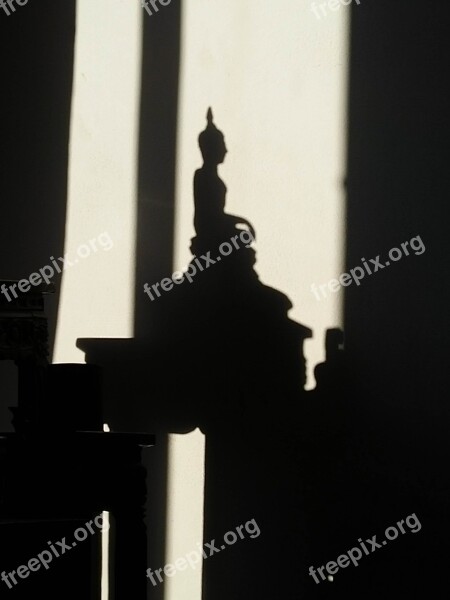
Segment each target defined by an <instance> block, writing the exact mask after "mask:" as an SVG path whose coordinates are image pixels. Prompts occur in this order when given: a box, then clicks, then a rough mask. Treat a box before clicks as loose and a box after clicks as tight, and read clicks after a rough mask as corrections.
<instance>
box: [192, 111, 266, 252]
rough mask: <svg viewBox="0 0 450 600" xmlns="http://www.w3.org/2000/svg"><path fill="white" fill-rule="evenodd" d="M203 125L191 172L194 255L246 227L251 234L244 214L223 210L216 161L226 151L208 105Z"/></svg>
mask: <svg viewBox="0 0 450 600" xmlns="http://www.w3.org/2000/svg"><path fill="white" fill-rule="evenodd" d="M207 122H208V123H207V126H206V128H205V130H204V131H202V132H201V133H200V135H199V138H198V142H199V146H200V151H201V154H202V157H203V165H202V167H201V168H200V169H197V171H196V172H195V175H194V207H195V216H194V227H195V233H196V237H195V238H193V239H192V240H191V243H192V245H191V251H192V253H193V254H194V255H198V254H201V253H203V252H206V251H208V250H211V251H214V250H215V249H216V248H217V247H218V246H220V244H222V243H223V242H228V241H229V240H230V239H231V238H232V237H233V236H235V235H236V234H239V233H240V232H241V231H242V227H238V226H239V225H242V226H244V228H247V229H248V231H249V232H250V233H251V235H252V236H253V238H255V237H256V236H255V230H254V228H253V226H252V225H251V223H250V222H249V221H248V220H247V219H245V218H244V217H238V216H235V215H229V214H227V213H226V212H225V202H226V194H227V187H226V185H225V183H224V182H223V181H222V179H221V178H220V177H219V174H218V165H220V164H221V163H223V162H224V160H225V156H226V154H227V147H226V145H225V138H224V135H223V133H222V132H221V131H220V130H219V129H217V127H216V126H215V124H214V123H213V114H212V110H211V108H209V109H208V113H207Z"/></svg>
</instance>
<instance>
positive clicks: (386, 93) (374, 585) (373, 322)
mask: <svg viewBox="0 0 450 600" xmlns="http://www.w3.org/2000/svg"><path fill="white" fill-rule="evenodd" d="M449 23H450V11H449V7H448V5H447V4H445V3H442V2H438V3H431V4H424V3H419V2H407V1H406V0H399V1H398V2H390V1H386V0H380V1H377V2H364V1H363V2H361V4H360V5H356V4H354V5H353V6H352V23H351V54H350V88H349V147H348V210H347V219H348V224H347V259H346V262H347V270H349V269H351V268H353V267H356V266H362V262H361V259H362V258H363V257H364V258H365V259H366V261H369V259H375V258H376V257H377V256H379V260H380V263H381V267H379V268H378V270H376V269H375V268H374V271H375V270H376V272H373V274H371V275H369V274H368V273H366V274H365V277H364V279H363V280H362V281H361V285H360V286H359V287H357V286H355V285H351V286H350V287H348V288H347V290H346V304H345V330H346V342H347V343H346V350H347V355H348V359H349V364H351V367H352V375H353V378H354V382H355V385H356V387H357V397H356V400H355V405H354V414H357V415H358V420H356V423H355V426H354V428H355V429H356V428H359V437H360V438H363V441H362V442H361V444H360V448H359V450H360V451H361V448H364V449H365V454H364V457H363V458H361V459H360V462H361V463H364V464H363V468H364V471H365V472H366V474H367V473H369V474H371V475H370V476H371V477H372V484H371V488H372V490H373V491H374V493H373V494H372V495H371V497H372V500H370V499H369V497H368V499H367V504H366V506H365V507H363V506H361V507H360V509H359V513H360V514H361V513H362V512H363V511H364V512H366V513H367V514H369V513H372V517H371V519H372V522H373V524H374V526H376V528H374V529H373V533H375V532H376V531H377V530H378V531H380V532H382V531H383V530H384V529H385V528H386V527H387V526H389V525H391V524H395V522H396V521H397V520H400V519H404V518H405V517H406V516H407V515H408V514H411V513H412V512H416V513H417V516H418V517H419V518H420V520H421V523H422V530H421V531H420V532H419V533H417V534H416V535H414V536H413V535H410V536H409V538H407V537H406V536H403V538H402V540H399V541H395V542H392V546H390V547H389V548H388V549H383V550H378V551H377V552H378V553H379V554H377V559H376V560H375V561H371V563H370V564H369V562H368V566H367V567H364V568H361V567H359V568H358V569H357V571H358V573H357V578H358V579H359V585H360V587H358V586H357V585H356V580H355V583H354V587H353V588H352V589H353V593H354V594H355V597H356V596H357V595H358V592H359V593H360V595H361V594H362V595H364V597H366V598H367V597H368V598H379V597H381V596H386V597H395V596H398V595H401V596H403V597H405V596H409V597H418V596H420V595H424V594H428V595H429V594H430V593H431V594H432V595H436V592H438V591H439V590H440V589H441V587H442V586H443V582H442V580H441V577H439V576H437V574H438V573H444V572H445V570H446V566H445V565H446V556H447V555H448V550H447V548H446V546H447V541H446V540H447V539H448V531H449V519H448V512H447V510H446V508H445V506H448V502H449V500H450V496H449V477H448V468H447V465H448V460H449V458H450V453H449V443H448V432H447V429H448V420H449V417H450V408H449V403H448V391H447V388H448V383H447V370H448V369H447V362H448V347H449V342H450V330H449V327H448V302H449V280H448V277H447V273H448V265H449V245H448V240H449V234H448V223H449V216H450V210H449V202H448V190H449V184H450V181H449V169H448V155H449V151H448V140H449V133H450V115H449V107H448V90H449V83H450V81H449V56H450V52H449V50H450V38H449V35H448V27H449ZM405 242H407V243H408V245H407V246H406V247H407V249H408V254H406V252H405V250H404V248H403V246H402V243H405ZM393 248H397V249H398V250H399V252H393V254H392V256H393V257H394V259H393V258H392V257H390V256H389V251H390V250H391V249H393ZM388 262H389V263H390V264H389V265H388V264H387V263H388ZM369 264H371V263H369ZM372 267H373V265H372ZM368 477H369V476H368V475H366V476H365V480H366V481H367V479H368ZM375 513H376V517H375ZM365 522H366V523H367V522H370V519H369V520H368V518H366V521H365ZM365 530H367V531H368V533H370V531H371V530H370V529H368V528H367V527H366V528H365ZM363 533H364V530H363V528H361V529H360V533H359V535H363ZM394 544H396V546H395V548H394V547H393V545H394ZM367 561H369V558H368V559H367ZM336 579H337V578H336ZM433 592H434V594H433Z"/></svg>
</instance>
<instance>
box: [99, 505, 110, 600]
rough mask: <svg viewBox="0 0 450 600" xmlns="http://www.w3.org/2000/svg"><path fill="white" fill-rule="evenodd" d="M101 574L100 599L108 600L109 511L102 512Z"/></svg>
mask: <svg viewBox="0 0 450 600" xmlns="http://www.w3.org/2000/svg"><path fill="white" fill-rule="evenodd" d="M102 523H103V526H102V542H101V544H102V551H101V552H102V572H101V573H102V574H101V586H102V588H101V590H102V591H101V600H109V529H110V526H111V523H110V521H109V512H107V511H103V512H102Z"/></svg>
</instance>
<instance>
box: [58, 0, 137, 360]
mask: <svg viewBox="0 0 450 600" xmlns="http://www.w3.org/2000/svg"><path fill="white" fill-rule="evenodd" d="M141 41H142V8H141V6H140V3H139V2H122V1H121V0H95V1H93V0H78V1H77V22H76V41H75V66H74V79H73V94H72V114H71V127H70V146H69V183H68V206H67V218H66V240H65V249H64V252H65V254H67V257H68V258H69V260H71V262H73V263H74V264H73V266H71V267H69V268H67V269H66V270H65V271H64V273H63V275H62V289H61V297H60V305H59V313H58V324H57V335H56V342H55V350H54V356H53V361H54V362H84V354H83V353H82V352H81V351H80V350H78V349H77V348H76V340H77V338H79V337H94V338H97V337H98V338H101V337H103V338H105V337H106V338H107V337H124V338H126V337H132V336H133V318H134V272H135V231H136V223H135V220H136V196H137V191H136V186H137V178H136V172H137V167H136V165H137V151H138V127H139V99H140V95H139V92H140V75H141V74H140V69H141V48H142V44H141ZM108 239H110V240H111V242H112V247H110V249H107V248H108V247H109V246H110V244H109V243H104V242H105V241H107V240H108ZM91 240H94V245H95V247H96V248H97V250H96V251H94V250H93V249H92V245H91ZM102 241H103V244H102V243H101V242H102ZM84 245H87V247H90V248H91V251H90V253H89V254H87V251H86V249H83V250H82V253H83V254H85V255H86V257H81V256H80V249H81V248H82V247H84Z"/></svg>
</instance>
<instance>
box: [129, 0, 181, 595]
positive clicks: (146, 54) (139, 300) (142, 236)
mask: <svg viewBox="0 0 450 600" xmlns="http://www.w3.org/2000/svg"><path fill="white" fill-rule="evenodd" d="M180 35H181V0H175V1H174V2H172V3H171V4H170V5H168V6H167V7H163V6H160V7H159V11H158V12H156V13H155V12H154V14H152V15H149V14H148V13H147V12H145V11H144V9H143V40H142V79H141V99H140V130H139V156H138V198H137V200H138V204H137V235H136V287H135V334H134V335H135V339H137V340H143V339H144V338H146V340H147V342H149V343H150V345H153V343H155V344H157V343H158V339H159V336H160V335H163V332H159V335H158V332H157V331H156V329H155V327H154V323H153V315H152V305H151V303H150V302H149V300H148V298H147V296H146V295H145V294H144V293H143V285H144V283H145V282H150V283H153V282H156V281H160V280H161V279H162V278H163V277H166V276H167V274H169V273H171V272H172V265H173V253H174V215H175V211H174V208H175V176H176V149H177V125H178V121H177V120H178V87H179V69H180ZM154 320H155V321H156V320H157V319H156V317H155V318H154ZM149 375H150V377H151V366H150V365H149ZM156 433H157V446H156V447H155V448H154V451H153V452H150V453H148V462H147V464H146V466H147V469H148V476H149V477H148V482H149V485H148V502H147V506H149V507H150V510H149V511H148V515H147V523H148V540H149V548H148V550H149V563H150V564H149V566H150V567H154V568H159V567H160V566H163V565H164V564H165V538H166V506H167V469H168V438H167V434H165V433H163V432H156ZM149 585H150V584H149ZM152 597H153V598H155V599H158V598H163V597H164V588H163V587H162V586H158V587H155V588H153V589H152Z"/></svg>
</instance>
